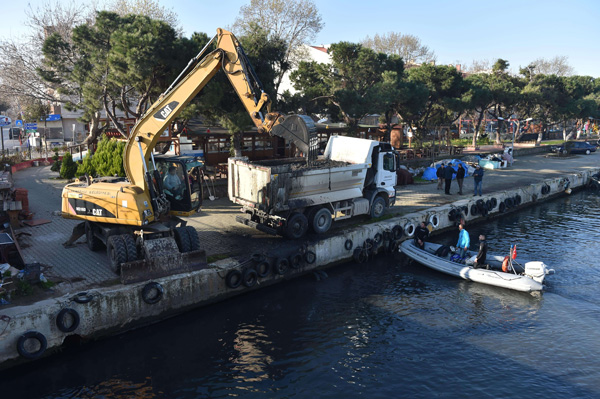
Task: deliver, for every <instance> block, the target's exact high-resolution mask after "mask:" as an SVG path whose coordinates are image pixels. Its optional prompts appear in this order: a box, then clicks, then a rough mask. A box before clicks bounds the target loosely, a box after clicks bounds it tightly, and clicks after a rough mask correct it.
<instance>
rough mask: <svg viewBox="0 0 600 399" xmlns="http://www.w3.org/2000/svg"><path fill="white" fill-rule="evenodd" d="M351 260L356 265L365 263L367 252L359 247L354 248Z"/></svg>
mask: <svg viewBox="0 0 600 399" xmlns="http://www.w3.org/2000/svg"><path fill="white" fill-rule="evenodd" d="M352 258H353V259H354V260H355V261H356V262H357V263H365V262H366V261H367V258H368V256H367V252H366V251H365V250H364V249H363V248H361V247H356V248H355V249H354V252H353V253H352Z"/></svg>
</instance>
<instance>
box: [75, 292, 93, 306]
mask: <svg viewBox="0 0 600 399" xmlns="http://www.w3.org/2000/svg"><path fill="white" fill-rule="evenodd" d="M92 299H94V296H93V295H92V294H88V293H87V292H78V293H77V294H75V295H74V296H73V298H71V300H72V301H73V302H77V303H81V304H85V303H89V302H91V301H92Z"/></svg>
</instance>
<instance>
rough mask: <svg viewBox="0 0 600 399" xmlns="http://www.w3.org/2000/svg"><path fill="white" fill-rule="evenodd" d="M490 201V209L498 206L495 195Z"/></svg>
mask: <svg viewBox="0 0 600 399" xmlns="http://www.w3.org/2000/svg"><path fill="white" fill-rule="evenodd" d="M491 201H492V209H494V208H496V207H497V206H498V200H497V199H496V197H493V198H492V199H491Z"/></svg>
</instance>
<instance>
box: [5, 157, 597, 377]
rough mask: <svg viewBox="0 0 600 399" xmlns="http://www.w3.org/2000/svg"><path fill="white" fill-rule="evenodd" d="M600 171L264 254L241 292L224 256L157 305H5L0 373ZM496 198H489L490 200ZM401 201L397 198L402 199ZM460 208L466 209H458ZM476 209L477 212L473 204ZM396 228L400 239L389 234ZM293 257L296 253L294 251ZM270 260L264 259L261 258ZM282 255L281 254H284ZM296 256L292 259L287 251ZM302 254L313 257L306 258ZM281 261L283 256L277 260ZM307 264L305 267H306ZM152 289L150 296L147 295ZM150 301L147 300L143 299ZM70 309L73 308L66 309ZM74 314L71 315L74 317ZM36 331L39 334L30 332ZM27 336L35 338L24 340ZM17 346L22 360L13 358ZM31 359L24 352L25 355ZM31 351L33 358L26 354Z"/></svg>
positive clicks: (88, 298)
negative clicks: (259, 272)
mask: <svg viewBox="0 0 600 399" xmlns="http://www.w3.org/2000/svg"><path fill="white" fill-rule="evenodd" d="M599 170H600V168H596V169H593V170H587V171H583V172H577V173H566V174H564V175H563V176H562V177H559V178H553V179H547V180H545V181H542V182H538V183H535V184H530V185H527V186H521V187H515V188H514V189H511V190H506V191H500V192H494V193H490V194H487V195H484V196H482V197H471V198H468V199H462V200H459V201H456V202H454V203H451V204H447V205H443V206H438V207H435V208H429V209H426V210H423V211H418V212H413V213H410V214H406V215H402V216H398V217H394V218H391V219H387V220H385V221H381V222H376V223H370V224H365V225H361V226H358V227H353V228H351V229H347V230H342V231H338V232H336V234H335V235H334V236H331V237H328V238H324V239H322V240H319V241H318V242H315V243H309V244H306V245H305V246H303V248H302V249H301V252H297V253H302V254H303V255H302V258H303V261H302V262H301V263H300V265H298V266H297V267H296V268H293V267H289V268H288V269H287V272H286V273H284V274H278V273H274V272H273V271H272V270H273V269H274V266H275V264H276V263H277V261H278V258H277V256H275V255H277V254H273V256H272V257H267V260H269V261H270V264H271V266H272V270H271V272H270V273H268V275H266V276H265V277H262V278H261V277H259V278H258V281H257V283H256V284H254V285H252V286H251V287H246V286H245V285H244V284H240V286H239V287H237V288H230V287H229V286H228V285H227V284H226V279H227V277H228V275H229V274H230V273H231V272H232V271H234V270H237V271H243V270H246V269H248V268H250V267H253V265H251V264H248V263H245V264H240V263H239V262H238V261H237V260H235V259H232V258H229V259H224V260H222V261H218V262H215V263H212V264H210V265H209V267H208V268H206V269H203V270H200V271H195V272H191V273H185V274H179V275H174V276H169V277H164V278H160V279H156V280H155V281H154V283H158V284H160V288H162V296H161V297H160V300H158V301H156V302H155V303H147V302H146V301H144V300H143V296H142V292H143V291H144V288H145V287H146V285H147V284H149V283H148V282H144V283H139V284H132V285H118V286H112V287H105V288H97V289H93V290H91V291H87V292H86V293H78V294H67V295H64V296H62V297H59V298H53V299H47V300H44V301H40V302H37V303H35V304H33V305H30V306H21V307H13V308H8V309H5V310H3V311H2V317H0V368H6V367H11V366H14V365H17V364H20V363H24V362H27V361H30V360H32V359H30V357H31V358H38V357H43V356H47V355H49V354H51V353H53V352H54V351H56V350H57V349H59V348H60V347H61V346H62V345H63V343H65V340H67V339H72V338H75V337H73V336H76V337H81V338H84V339H96V338H100V337H103V336H110V335H113V334H118V333H122V332H124V331H127V330H129V329H133V328H136V327H138V326H141V325H146V324H150V323H155V322H158V321H160V320H163V319H165V318H167V317H171V316H173V315H176V314H178V313H181V312H183V311H186V310H189V309H192V308H195V307H199V306H204V305H207V304H210V303H214V302H218V301H220V300H223V299H225V298H229V297H233V296H236V295H239V294H243V293H245V292H249V291H251V290H255V289H258V288H261V287H264V286H268V285H272V284H275V283H278V282H281V281H285V280H289V279H291V278H294V277H297V276H300V275H303V274H306V273H309V272H311V271H313V270H315V269H321V268H325V267H329V266H332V265H335V264H339V263H343V262H347V261H350V260H352V259H357V260H358V261H363V260H364V259H365V258H364V256H366V255H367V254H368V255H369V256H370V255H372V254H375V253H379V252H384V251H386V250H395V249H396V246H395V245H394V244H396V245H397V243H398V241H399V240H401V239H405V238H407V237H411V236H412V230H414V227H416V226H417V225H418V223H420V222H421V221H426V222H431V223H432V224H433V225H434V226H435V229H434V233H440V232H443V231H446V230H448V229H452V228H455V227H456V224H457V220H456V218H455V219H454V220H451V219H450V218H449V216H448V215H449V214H450V213H451V212H452V211H453V210H454V213H455V214H457V212H458V211H457V209H458V210H462V212H461V214H460V217H462V218H464V219H465V220H466V221H467V222H469V223H476V222H477V221H481V220H485V219H487V218H490V217H497V216H500V215H501V214H502V212H501V204H507V199H509V202H510V201H511V200H510V199H512V202H515V201H514V200H515V198H516V196H517V195H518V196H520V199H521V202H520V204H519V205H515V206H512V207H510V208H508V207H507V206H506V205H505V206H504V207H505V208H507V209H505V210H504V211H505V212H510V211H514V210H517V209H519V208H522V207H525V206H529V205H532V204H534V203H535V202H541V201H546V200H548V199H549V198H552V197H556V196H559V195H566V194H565V192H566V191H568V190H567V189H577V188H581V187H583V186H585V185H586V184H587V182H588V181H589V178H590V176H591V175H592V174H594V173H597V172H598V171H599ZM492 199H495V201H492ZM400 200H401V199H400ZM478 200H483V202H484V203H487V201H488V200H489V201H490V203H491V202H495V206H494V207H493V208H491V209H489V210H488V212H487V215H485V216H483V215H482V214H481V213H478V214H477V215H473V214H472V212H471V209H472V207H473V206H475V207H478V205H477V201H478ZM464 207H467V209H468V211H467V212H464V209H465V208H464ZM479 208H480V207H479ZM399 228H401V229H402V232H403V234H402V236H401V238H400V239H395V238H398V237H397V236H396V237H394V236H393V235H394V232H396V234H398V231H399ZM295 254H296V253H295ZM267 255H268V254H267ZM286 255H287V254H286ZM291 255H294V254H291ZM307 255H314V259H310V260H309V261H308V262H307V259H308V258H309V257H308V256H307ZM279 259H281V258H279ZM309 262H310V263H309ZM152 292H156V291H152ZM146 299H148V298H146ZM64 309H72V311H64ZM73 311H74V312H73ZM61 312H62V314H63V315H64V313H67V314H66V316H64V318H63V319H62V320H63V321H65V323H63V325H62V326H61V327H62V328H63V330H65V327H67V328H66V329H69V327H72V323H71V322H72V320H73V317H72V316H73V315H74V314H75V316H78V317H79V324H78V325H77V327H76V328H75V329H74V330H73V331H70V332H64V331H61V329H60V328H59V325H58V323H57V317H58V316H59V315H61ZM36 333H37V334H36ZM27 336H30V337H33V338H25V337H27ZM38 340H41V341H44V340H45V341H46V343H45V344H46V346H47V348H46V349H45V350H42V351H40V352H41V353H39V356H38V354H36V351H38V349H39V341H38ZM19 342H21V344H22V345H21V346H22V348H21V349H22V350H21V352H23V349H25V355H26V356H23V354H19V351H18V346H19ZM28 354H29V355H28ZM32 354H33V356H31V355H32Z"/></svg>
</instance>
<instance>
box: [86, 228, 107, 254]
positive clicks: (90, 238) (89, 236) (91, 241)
mask: <svg viewBox="0 0 600 399" xmlns="http://www.w3.org/2000/svg"><path fill="white" fill-rule="evenodd" d="M85 239H86V241H87V246H88V248H89V249H90V251H94V252H96V251H99V250H100V249H102V247H103V246H104V244H102V241H101V240H100V239H99V238H98V237H96V236H95V235H94V230H93V229H92V225H91V223H90V222H85Z"/></svg>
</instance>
